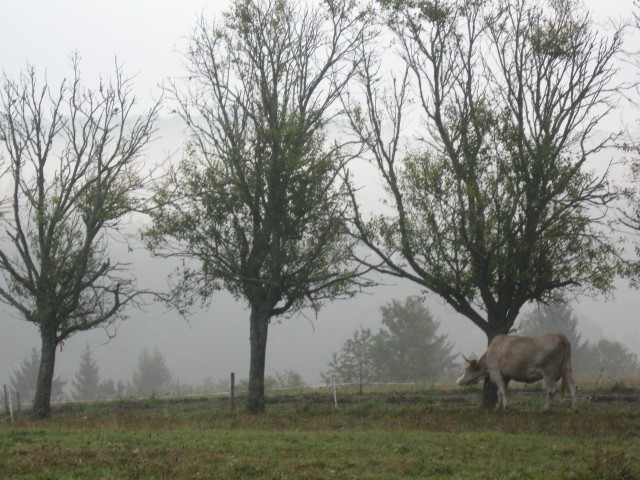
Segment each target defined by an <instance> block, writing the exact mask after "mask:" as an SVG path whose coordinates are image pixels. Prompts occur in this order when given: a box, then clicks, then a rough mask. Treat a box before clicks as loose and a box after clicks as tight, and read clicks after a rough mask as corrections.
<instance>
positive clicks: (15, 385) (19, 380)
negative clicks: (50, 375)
mask: <svg viewBox="0 0 640 480" xmlns="http://www.w3.org/2000/svg"><path fill="white" fill-rule="evenodd" d="M39 369H40V353H38V351H37V350H36V349H35V348H32V349H31V355H30V356H29V357H27V358H25V359H24V360H23V361H22V363H21V364H20V366H19V367H18V368H15V369H13V373H12V374H11V378H10V379H9V384H10V385H11V388H12V389H13V390H14V391H15V392H20V396H21V397H22V398H23V399H24V400H25V401H29V402H31V401H33V398H34V397H35V393H36V384H37V382H38V371H39ZM66 383H67V382H66V380H62V379H60V377H59V376H58V377H55V378H54V379H53V383H52V386H51V397H52V398H54V399H57V400H61V399H62V397H63V392H62V389H63V387H64V386H65V385H66Z"/></svg>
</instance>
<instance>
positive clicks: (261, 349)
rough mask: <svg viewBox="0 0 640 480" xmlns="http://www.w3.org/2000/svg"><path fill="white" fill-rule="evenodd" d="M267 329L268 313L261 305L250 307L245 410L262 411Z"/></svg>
mask: <svg viewBox="0 0 640 480" xmlns="http://www.w3.org/2000/svg"><path fill="white" fill-rule="evenodd" d="M268 329H269V313H268V311H267V309H264V308H261V307H259V306H258V307H251V325H250V333H249V342H250V344H251V361H250V363H249V396H248V397H247V410H249V411H250V412H256V413H257V412H263V411H264V369H265V360H266V354H267V332H268Z"/></svg>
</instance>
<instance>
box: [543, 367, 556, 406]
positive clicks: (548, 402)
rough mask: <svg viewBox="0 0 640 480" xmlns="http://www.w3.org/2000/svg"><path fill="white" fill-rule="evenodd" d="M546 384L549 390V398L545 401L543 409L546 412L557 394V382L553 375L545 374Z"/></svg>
mask: <svg viewBox="0 0 640 480" xmlns="http://www.w3.org/2000/svg"><path fill="white" fill-rule="evenodd" d="M544 386H545V389H546V391H547V398H546V399H545V401H544V405H543V407H542V411H543V412H546V411H548V410H549V407H550V406H551V402H552V401H553V397H554V396H555V394H556V382H555V380H554V379H553V376H551V375H545V377H544Z"/></svg>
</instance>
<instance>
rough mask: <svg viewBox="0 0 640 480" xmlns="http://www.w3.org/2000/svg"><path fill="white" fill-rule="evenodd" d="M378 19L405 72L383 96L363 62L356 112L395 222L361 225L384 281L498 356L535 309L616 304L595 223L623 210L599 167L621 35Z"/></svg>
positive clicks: (386, 6) (469, 14) (359, 219)
mask: <svg viewBox="0 0 640 480" xmlns="http://www.w3.org/2000/svg"><path fill="white" fill-rule="evenodd" d="M380 4H381V5H382V9H383V12H384V14H385V15H386V20H387V25H388V27H389V28H390V29H391V31H392V32H393V33H394V34H395V38H396V45H397V47H398V51H399V55H400V56H401V58H402V61H403V63H404V70H402V71H401V73H400V75H397V78H394V80H393V84H391V82H389V86H388V87H387V89H386V91H385V90H383V88H382V87H381V86H380V85H381V84H382V85H384V83H383V82H384V81H385V79H384V78H383V76H382V70H381V66H380V64H379V62H378V60H377V59H376V57H375V55H373V54H372V53H370V52H366V51H363V57H364V58H365V61H364V62H363V63H362V65H363V68H362V71H361V74H360V77H361V81H362V85H363V89H362V92H361V93H360V95H361V98H364V100H363V101H362V103H364V106H362V105H361V103H358V102H356V100H357V96H356V94H355V93H354V94H353V95H352V96H351V97H350V98H345V103H347V106H348V109H349V111H350V112H351V114H350V118H351V125H352V127H353V130H354V132H355V133H356V134H357V137H358V138H359V140H360V141H361V142H362V143H363V144H364V145H366V147H367V148H368V149H369V151H370V152H371V153H372V157H373V159H374V162H375V164H376V165H377V167H378V169H379V171H380V173H381V174H382V177H383V178H384V181H385V184H386V186H387V187H388V191H389V192H390V197H391V201H390V204H391V205H392V207H394V210H395V213H394V215H377V216H374V218H373V219H372V220H371V221H366V220H365V218H364V215H363V214H362V213H361V212H360V210H358V215H357V216H356V218H355V220H354V224H355V231H356V236H357V237H358V238H359V239H360V240H361V241H363V242H364V243H365V244H366V245H368V246H369V247H370V248H371V249H372V250H373V251H374V252H375V253H376V254H377V258H378V259H379V260H381V261H382V263H383V266H382V267H378V268H379V270H380V271H382V272H385V273H388V274H391V275H395V276H399V277H403V278H407V279H410V280H412V281H414V282H416V283H418V284H420V285H422V286H424V287H425V288H427V289H428V290H430V291H432V292H435V293H436V294H438V295H440V296H441V297H442V298H443V299H444V300H445V301H446V302H447V303H448V304H449V305H451V306H452V307H453V308H454V309H455V310H456V311H457V312H459V313H461V314H463V315H465V316H466V317H467V318H469V319H470V320H471V321H472V322H473V323H474V324H475V325H476V326H478V327H479V328H480V329H482V331H483V332H484V333H485V334H486V335H487V339H488V341H491V340H492V339H493V338H494V337H495V336H496V335H498V334H501V333H507V332H509V331H510V329H511V328H512V327H513V325H514V322H515V320H516V318H517V316H518V314H519V312H520V309H521V307H522V306H523V305H524V304H525V303H527V302H530V301H542V302H544V301H550V300H553V299H555V298H558V297H559V296H561V295H563V294H566V293H567V292H606V291H609V290H610V289H611V288H612V281H613V278H614V276H615V273H616V265H617V261H618V258H619V256H618V251H617V250H616V247H615V245H614V243H613V242H612V241H611V237H610V235H609V234H608V233H607V232H606V231H605V230H604V229H603V228H601V225H600V223H599V221H600V220H601V219H602V218H603V217H604V215H606V212H607V208H608V206H609V204H610V202H611V201H612V200H613V199H614V197H615V195H614V193H612V191H611V189H610V188H609V182H608V169H607V166H606V165H605V168H602V169H601V170H600V172H599V173H595V172H594V171H592V170H591V169H590V167H589V165H590V164H589V163H588V162H589V160H590V159H591V158H592V157H593V156H594V154H595V153H597V152H600V151H602V149H603V148H604V147H605V146H606V145H608V144H610V143H611V140H612V136H610V135H606V134H605V135H604V136H598V135H597V133H598V129H600V128H602V126H603V120H604V119H605V118H607V115H608V114H609V113H610V111H611V109H612V108H613V107H614V104H615V100H616V98H617V95H618V93H619V91H620V85H619V83H617V82H616V80H615V74H616V67H615V57H616V55H617V54H618V53H619V52H620V50H621V44H622V29H614V30H613V31H612V32H611V34H610V36H605V35H603V34H601V33H600V32H599V31H598V30H597V29H596V27H595V26H594V25H593V23H592V20H591V18H590V16H589V14H588V13H585V12H584V11H582V10H580V9H579V7H578V6H577V4H576V3H575V2H573V1H570V0H560V1H550V2H545V1H538V0H531V1H529V0H518V1H515V2H508V1H499V0H496V1H490V2H477V1H474V0H463V1H433V2H412V1H400V2H390V1H382V0H381V1H380ZM412 108H413V112H416V111H417V115H419V116H420V119H419V120H415V119H414V121H413V123H412V124H413V125H414V126H415V125H418V127H416V131H417V137H418V138H417V139H416V140H415V141H414V142H413V143H412V145H411V148H410V149H403V144H404V141H405V137H403V135H402V134H403V131H404V130H405V129H406V128H407V127H408V124H409V120H408V118H410V117H408V115H409V114H410V111H411V109H412ZM354 200H355V194H354ZM363 261H364V262H365V263H366V264H368V265H371V266H372V267H374V266H375V263H374V262H371V261H370V260H367V259H364V260H363ZM485 403H487V404H489V403H495V389H494V388H492V387H491V385H489V383H486V384H485Z"/></svg>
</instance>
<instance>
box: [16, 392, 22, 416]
mask: <svg viewBox="0 0 640 480" xmlns="http://www.w3.org/2000/svg"><path fill="white" fill-rule="evenodd" d="M16 404H17V408H18V413H22V402H21V401H20V392H16Z"/></svg>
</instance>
